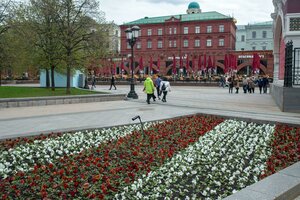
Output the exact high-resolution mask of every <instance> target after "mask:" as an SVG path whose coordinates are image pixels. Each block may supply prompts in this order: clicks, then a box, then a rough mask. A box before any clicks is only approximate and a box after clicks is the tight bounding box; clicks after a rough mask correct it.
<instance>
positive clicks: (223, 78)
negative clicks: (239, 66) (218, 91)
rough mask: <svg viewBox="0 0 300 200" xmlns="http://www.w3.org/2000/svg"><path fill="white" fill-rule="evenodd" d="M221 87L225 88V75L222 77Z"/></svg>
mask: <svg viewBox="0 0 300 200" xmlns="http://www.w3.org/2000/svg"><path fill="white" fill-rule="evenodd" d="M219 86H220V87H223V88H224V87H225V77H224V76H223V75H221V78H220V84H219Z"/></svg>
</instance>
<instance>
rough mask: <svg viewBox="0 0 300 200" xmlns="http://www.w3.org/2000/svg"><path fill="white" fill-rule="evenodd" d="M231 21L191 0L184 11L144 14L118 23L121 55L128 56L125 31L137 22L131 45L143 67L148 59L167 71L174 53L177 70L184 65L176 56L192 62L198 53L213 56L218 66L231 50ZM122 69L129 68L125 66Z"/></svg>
mask: <svg viewBox="0 0 300 200" xmlns="http://www.w3.org/2000/svg"><path fill="white" fill-rule="evenodd" d="M235 22H236V21H235V19H234V18H232V17H229V16H226V15H223V14H221V13H218V12H215V11H214V12H201V9H200V6H199V4H198V3H196V2H192V3H190V4H189V6H188V9H187V14H181V15H180V14H179V15H171V16H159V17H152V18H150V17H145V18H142V19H139V20H136V21H132V22H129V23H126V24H123V25H121V26H120V31H121V55H122V56H124V57H125V58H129V57H130V56H131V49H130V46H129V45H128V43H127V40H126V34H125V30H126V29H127V28H129V27H132V26H134V25H137V26H139V27H140V28H141V30H140V34H139V38H138V40H137V42H136V44H135V46H134V57H135V61H137V62H138V59H139V58H140V57H142V58H143V60H144V67H146V68H147V67H148V66H149V62H148V61H149V60H150V59H152V60H153V66H152V67H153V69H154V71H159V72H160V73H163V74H166V73H170V69H171V66H172V65H173V58H174V56H175V58H176V68H177V70H178V68H181V67H183V68H185V67H184V66H180V65H182V64H181V63H180V62H179V60H180V57H181V58H183V59H186V58H187V57H188V59H189V60H191V62H192V60H193V59H195V60H197V61H198V57H199V56H204V55H205V56H207V57H209V56H210V57H211V58H212V57H214V59H215V64H216V66H218V67H220V68H221V69H222V68H224V66H223V63H222V60H224V55H225V54H226V53H230V52H232V51H234V50H235V41H236V38H235V35H236V25H235ZM150 57H151V58H150ZM219 61H220V62H219ZM158 62H160V63H159V64H158ZM158 66H159V67H160V69H158ZM191 66H192V63H191ZM137 68H138V66H137ZM125 70H126V71H129V69H128V68H126V67H125ZM185 70H188V69H185ZM135 71H138V69H135ZM145 71H147V69H146V70H145Z"/></svg>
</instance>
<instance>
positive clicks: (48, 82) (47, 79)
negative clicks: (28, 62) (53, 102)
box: [46, 69, 50, 88]
mask: <svg viewBox="0 0 300 200" xmlns="http://www.w3.org/2000/svg"><path fill="white" fill-rule="evenodd" d="M46 87H47V88H49V87H50V79H49V70H48V69H46Z"/></svg>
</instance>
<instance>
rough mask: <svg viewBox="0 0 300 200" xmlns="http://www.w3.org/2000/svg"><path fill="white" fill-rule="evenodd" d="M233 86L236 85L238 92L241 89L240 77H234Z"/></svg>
mask: <svg viewBox="0 0 300 200" xmlns="http://www.w3.org/2000/svg"><path fill="white" fill-rule="evenodd" d="M233 86H234V87H235V93H236V94H238V93H239V89H240V80H239V78H238V77H236V78H235V79H234V81H233Z"/></svg>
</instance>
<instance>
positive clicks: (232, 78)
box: [227, 76, 234, 93]
mask: <svg viewBox="0 0 300 200" xmlns="http://www.w3.org/2000/svg"><path fill="white" fill-rule="evenodd" d="M227 81H228V84H229V85H228V87H229V93H232V91H233V81H234V77H232V76H231V77H229V78H228V80H227Z"/></svg>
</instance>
